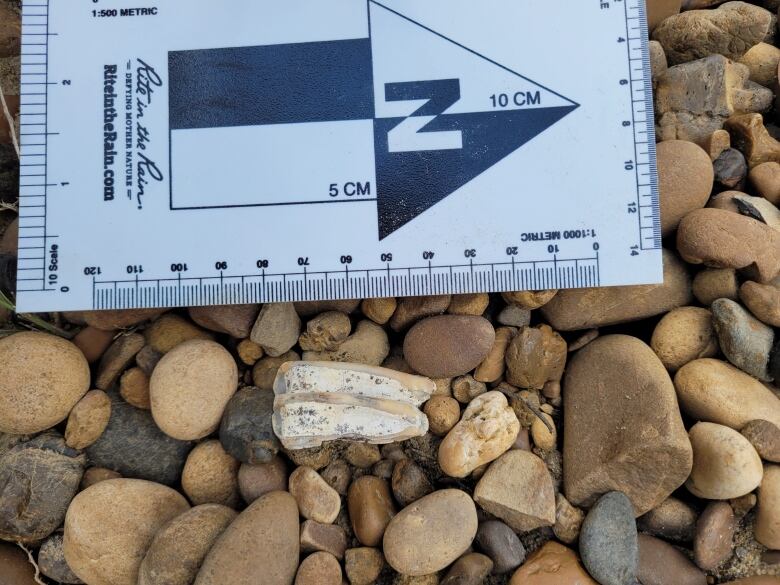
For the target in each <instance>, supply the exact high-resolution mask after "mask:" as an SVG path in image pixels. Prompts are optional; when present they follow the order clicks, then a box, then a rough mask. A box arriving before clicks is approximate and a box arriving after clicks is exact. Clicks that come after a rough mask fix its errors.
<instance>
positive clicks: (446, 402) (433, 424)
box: [423, 396, 460, 437]
mask: <svg viewBox="0 0 780 585" xmlns="http://www.w3.org/2000/svg"><path fill="white" fill-rule="evenodd" d="M423 412H424V413H425V416H427V417H428V428H429V430H430V431H431V432H432V433H433V434H434V435H436V436H439V437H443V436H444V435H446V434H447V433H449V432H450V429H452V427H454V426H455V425H456V424H457V423H458V421H459V420H460V404H458V401H457V400H455V399H454V398H450V397H449V396H431V399H430V400H429V401H428V402H426V403H425V406H424V407H423Z"/></svg>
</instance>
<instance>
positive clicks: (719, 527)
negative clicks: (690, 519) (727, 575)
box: [693, 502, 737, 571]
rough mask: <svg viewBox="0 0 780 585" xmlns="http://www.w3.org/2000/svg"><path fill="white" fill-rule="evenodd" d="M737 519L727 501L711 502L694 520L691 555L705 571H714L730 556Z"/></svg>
mask: <svg viewBox="0 0 780 585" xmlns="http://www.w3.org/2000/svg"><path fill="white" fill-rule="evenodd" d="M736 530H737V520H736V518H735V517H734V511H733V510H732V508H731V506H730V505H729V504H728V503H727V502H711V503H710V504H709V505H708V506H707V507H706V508H705V509H704V511H703V512H702V513H701V516H699V520H698V522H696V536H695V537H694V539H693V557H694V560H695V561H696V564H697V565H699V567H701V568H702V569H704V570H705V571H714V570H715V569H717V568H718V567H719V566H720V565H721V564H722V563H724V562H725V561H726V560H728V559H729V558H730V557H731V553H732V551H733V549H734V542H733V541H734V533H735V532H736Z"/></svg>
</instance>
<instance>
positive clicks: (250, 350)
mask: <svg viewBox="0 0 780 585" xmlns="http://www.w3.org/2000/svg"><path fill="white" fill-rule="evenodd" d="M236 353H238V357H239V359H240V360H241V361H242V362H243V363H244V364H246V365H247V366H254V365H255V364H256V363H257V360H259V359H260V358H261V357H263V356H264V355H265V352H264V351H263V348H262V347H260V346H259V345H257V344H256V343H255V342H254V341H252V340H251V339H242V340H241V341H240V342H239V344H238V345H237V346H236Z"/></svg>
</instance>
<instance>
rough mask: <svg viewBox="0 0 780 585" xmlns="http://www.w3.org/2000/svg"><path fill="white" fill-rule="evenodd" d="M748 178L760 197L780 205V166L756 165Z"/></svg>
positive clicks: (772, 163)
mask: <svg viewBox="0 0 780 585" xmlns="http://www.w3.org/2000/svg"><path fill="white" fill-rule="evenodd" d="M748 178H749V179H750V182H751V183H752V184H753V187H755V189H756V191H758V193H759V195H761V196H762V197H763V198H764V199H766V200H767V201H769V202H770V203H772V204H773V205H779V204H780V164H778V163H776V162H766V163H762V164H760V165H756V166H755V167H753V168H752V169H751V171H750V174H749V175H748Z"/></svg>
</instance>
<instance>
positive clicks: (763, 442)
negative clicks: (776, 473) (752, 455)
mask: <svg viewBox="0 0 780 585" xmlns="http://www.w3.org/2000/svg"><path fill="white" fill-rule="evenodd" d="M740 432H741V433H742V434H743V435H744V436H745V438H746V439H747V440H748V441H750V444H751V445H753V447H755V449H756V451H758V454H759V455H760V456H761V458H762V459H764V460H765V461H771V462H773V463H780V428H778V427H777V426H775V425H774V424H772V423H771V422H769V421H766V420H753V421H750V422H749V423H748V424H747V425H745V426H744V427H743V428H742V430H741V431H740Z"/></svg>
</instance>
